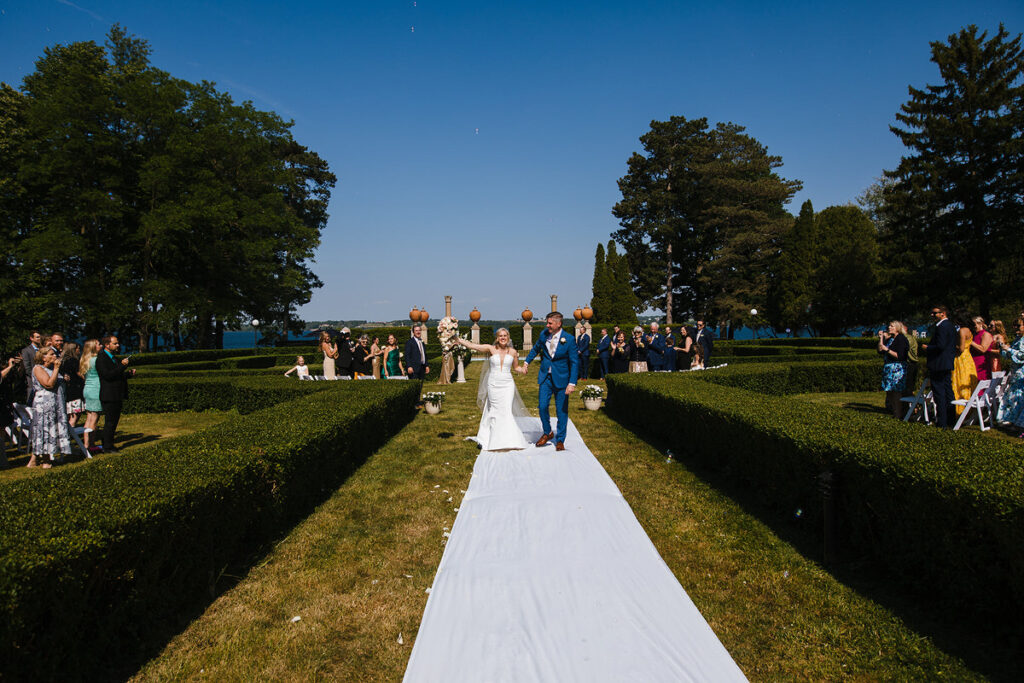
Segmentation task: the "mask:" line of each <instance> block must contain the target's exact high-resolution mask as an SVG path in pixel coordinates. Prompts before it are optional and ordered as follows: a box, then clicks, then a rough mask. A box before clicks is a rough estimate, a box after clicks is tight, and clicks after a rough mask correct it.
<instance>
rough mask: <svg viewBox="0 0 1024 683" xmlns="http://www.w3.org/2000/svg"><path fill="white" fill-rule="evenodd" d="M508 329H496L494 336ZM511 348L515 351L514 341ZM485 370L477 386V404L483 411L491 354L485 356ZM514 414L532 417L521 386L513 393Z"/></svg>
mask: <svg viewBox="0 0 1024 683" xmlns="http://www.w3.org/2000/svg"><path fill="white" fill-rule="evenodd" d="M502 330H505V331H506V332H508V330H507V329H506V328H504V327H499V328H498V329H497V330H495V331H494V336H495V337H497V336H498V332H501V331H502ZM509 349H511V350H512V351H515V347H513V346H512V342H511V341H510V342H509ZM483 366H484V367H483V370H481V371H480V383H479V384H477V387H476V405H477V407H478V408H479V409H480V410H481V411H483V410H485V409H486V406H487V378H488V377H489V376H490V374H491V358H490V356H488V357H486V358H484V362H483ZM512 415H514V416H515V417H530V411H529V410H527V409H526V404H525V403H523V397H522V396H520V395H519V387H515V391H514V393H513V395H512Z"/></svg>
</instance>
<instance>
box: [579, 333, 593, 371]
mask: <svg viewBox="0 0 1024 683" xmlns="http://www.w3.org/2000/svg"><path fill="white" fill-rule="evenodd" d="M576 350H577V351H578V352H579V354H580V358H579V361H580V377H579V378H580V379H587V377H589V376H590V335H589V334H587V330H586V328H584V329H583V333H582V334H581V335H580V336H578V337H576Z"/></svg>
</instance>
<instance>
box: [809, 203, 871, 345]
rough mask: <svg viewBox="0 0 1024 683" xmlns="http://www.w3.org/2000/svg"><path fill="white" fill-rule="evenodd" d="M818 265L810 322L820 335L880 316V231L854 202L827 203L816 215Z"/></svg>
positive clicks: (816, 256)
mask: <svg viewBox="0 0 1024 683" xmlns="http://www.w3.org/2000/svg"><path fill="white" fill-rule="evenodd" d="M814 235H815V240H816V245H817V246H816V250H815V259H816V261H817V265H816V267H815V268H814V271H813V275H812V283H813V286H814V292H813V295H812V303H811V310H810V312H809V313H808V317H807V320H808V322H809V323H810V324H811V325H812V326H814V327H815V328H817V329H818V330H819V331H820V332H821V334H822V335H823V336H826V337H837V336H839V335H840V334H842V333H843V332H844V331H846V330H848V329H850V328H851V327H855V326H857V325H862V324H864V323H865V322H867V321H871V320H875V319H877V316H878V312H879V311H878V308H877V292H878V285H877V283H878V276H877V266H878V236H877V233H876V230H875V226H874V224H873V223H872V222H871V220H870V219H869V218H868V217H867V215H865V213H864V212H863V211H861V210H860V209H858V208H857V207H855V206H830V207H829V208H827V209H825V210H824V211H822V212H821V213H819V214H818V215H817V216H815V219H814Z"/></svg>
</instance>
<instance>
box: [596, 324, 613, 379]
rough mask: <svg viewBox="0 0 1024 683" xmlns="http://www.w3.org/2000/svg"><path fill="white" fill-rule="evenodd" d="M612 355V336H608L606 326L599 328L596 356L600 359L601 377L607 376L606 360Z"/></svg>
mask: <svg viewBox="0 0 1024 683" xmlns="http://www.w3.org/2000/svg"><path fill="white" fill-rule="evenodd" d="M611 357H612V338H611V337H609V336H608V328H606V327H602V328H601V338H600V339H599V340H598V342H597V358H598V360H599V361H601V379H604V378H605V377H607V376H608V361H609V360H610V359H611Z"/></svg>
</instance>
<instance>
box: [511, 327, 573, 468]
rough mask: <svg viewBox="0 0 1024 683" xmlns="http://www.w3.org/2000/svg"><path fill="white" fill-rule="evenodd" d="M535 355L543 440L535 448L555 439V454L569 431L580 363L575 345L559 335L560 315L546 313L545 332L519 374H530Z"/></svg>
mask: <svg viewBox="0 0 1024 683" xmlns="http://www.w3.org/2000/svg"><path fill="white" fill-rule="evenodd" d="M537 355H540V358H541V360H540V372H539V373H538V375H537V384H538V386H539V390H540V392H539V393H540V396H539V401H538V403H539V408H540V423H541V425H542V426H543V427H544V436H542V437H540V439H538V440H537V445H538V446H543V445H544V444H546V443H547V442H548V441H551V439H552V438H554V439H555V450H556V451H564V450H565V432H566V430H567V429H568V427H569V394H571V393H572V392H573V391H575V390H576V377H577V376H578V374H579V362H580V361H579V354H578V351H577V348H576V341H575V340H574V339H573V338H572V336H570V335H568V334H566V333H565V332H564V331H562V314H561V313H559V312H558V311H552V312H551V313H548V317H547V325H546V329H545V330H544V331H543V332H541V333H540V338H539V339H537V343H536V344H534V345H533V348H532V349H531V350H530V353H529V355H528V356H526V362H525V363H524V364H523V365H521V366H519V372H520V373H522V374H524V375H525V374H526V373H527V372H529V369H530V361H532V360H533V359H534V358H535V357H536V356H537ZM552 397H554V399H555V416H556V417H557V418H558V435H557V436H555V434H554V433H553V432H552V431H551V413H550V410H551V399H552Z"/></svg>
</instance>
